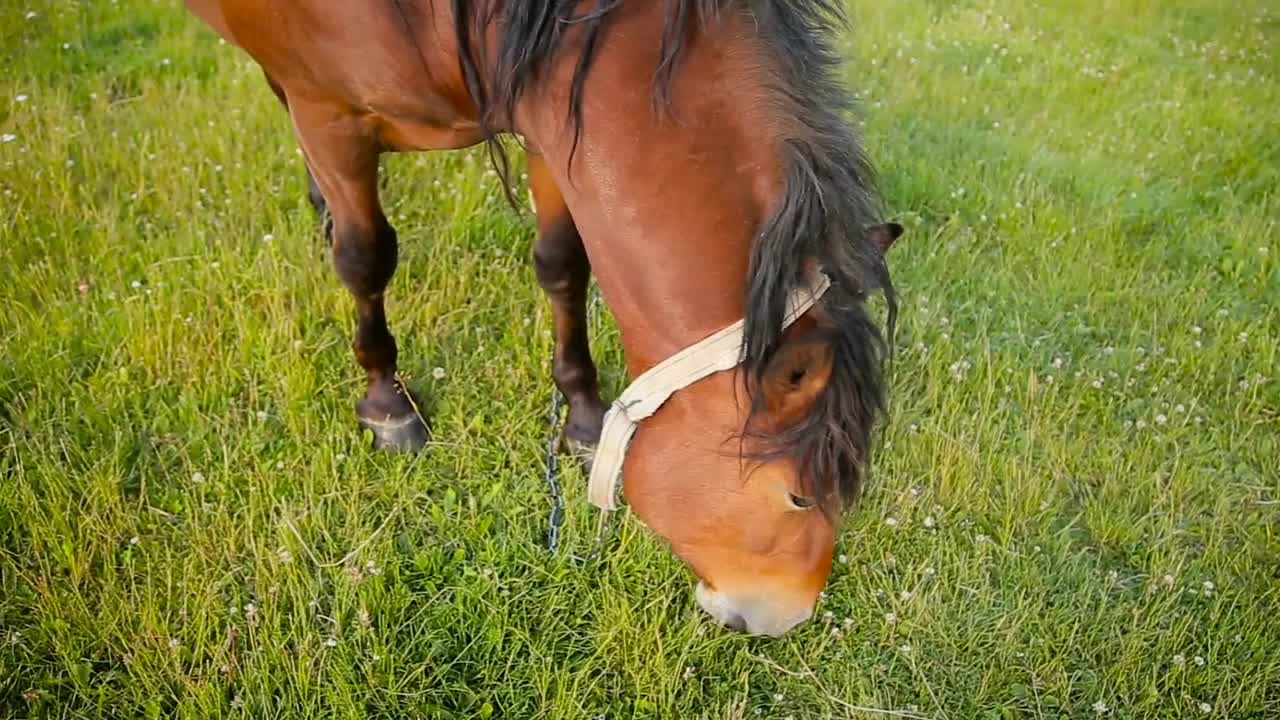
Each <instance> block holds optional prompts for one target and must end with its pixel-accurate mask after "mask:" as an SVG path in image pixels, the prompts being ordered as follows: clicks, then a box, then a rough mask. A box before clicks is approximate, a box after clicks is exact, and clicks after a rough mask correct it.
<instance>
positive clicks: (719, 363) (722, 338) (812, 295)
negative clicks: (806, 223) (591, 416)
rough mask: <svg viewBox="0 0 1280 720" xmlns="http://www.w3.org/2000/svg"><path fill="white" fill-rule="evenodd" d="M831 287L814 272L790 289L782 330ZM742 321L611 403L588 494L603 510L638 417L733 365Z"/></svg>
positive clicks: (612, 500)
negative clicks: (808, 280)
mask: <svg viewBox="0 0 1280 720" xmlns="http://www.w3.org/2000/svg"><path fill="white" fill-rule="evenodd" d="M829 287H831V279H830V278H828V277H827V276H826V274H825V273H823V272H821V271H818V272H816V273H814V278H813V281H812V282H811V283H810V284H809V286H808V287H800V288H796V289H794V290H792V291H791V294H790V295H789V296H788V297H787V312H786V314H785V315H784V316H783V318H782V329H783V330H785V329H787V328H788V327H790V326H791V324H792V323H794V322H795V321H796V320H798V319H799V318H800V316H801V315H804V314H805V313H806V312H808V311H809V308H811V307H813V306H814V304H815V303H817V302H818V299H819V298H821V297H822V295H823V293H825V292H826V291H827V288H829ZM745 325H746V321H745V320H739V321H738V322H736V323H734V324H732V325H730V326H728V327H726V328H724V329H722V330H719V331H717V332H715V333H713V334H711V335H708V336H707V337H705V338H703V339H702V340H699V341H698V342H696V343H694V344H692V345H690V346H689V347H687V348H685V349H683V350H681V351H680V352H678V353H676V354H675V355H672V356H671V357H669V358H667V359H666V360H663V361H662V362H660V363H658V364H657V365H655V366H653V367H652V368H650V369H649V370H648V371H647V372H645V373H643V374H642V375H640V377H638V378H636V379H635V382H633V383H631V384H630V385H629V386H627V389H626V390H624V391H623V393H622V395H620V396H618V399H617V400H614V401H613V406H612V407H610V408H609V412H608V413H606V414H605V416H604V429H603V430H602V431H601V433H600V444H599V445H598V446H597V447H596V454H595V458H594V459H593V460H592V462H591V478H590V481H589V485H588V488H587V497H588V498H589V499H590V500H591V504H592V505H595V506H596V507H598V508H600V509H601V510H617V509H618V505H617V494H618V483H619V481H620V480H621V479H622V463H623V461H624V460H625V459H626V456H627V445H628V444H629V443H630V442H631V436H632V435H635V433H636V427H637V426H638V425H639V423H640V421H641V420H644V419H645V418H647V417H649V416H650V415H652V414H654V413H655V412H657V411H658V408H660V407H662V404H663V403H665V402H666V401H667V399H668V398H670V397H671V396H672V395H674V394H675V392H676V391H677V390H683V389H684V388H687V387H689V386H690V385H692V384H694V383H695V382H698V381H699V380H701V379H703V378H705V377H707V376H708V375H712V374H714V373H718V372H720V371H722V370H729V369H731V368H734V367H736V366H737V365H738V364H739V361H740V359H741V352H742V332H743V328H744V326H745Z"/></svg>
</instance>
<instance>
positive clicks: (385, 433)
mask: <svg viewBox="0 0 1280 720" xmlns="http://www.w3.org/2000/svg"><path fill="white" fill-rule="evenodd" d="M359 420H360V427H362V428H365V429H367V430H369V431H370V432H372V433H373V449H374V450H388V451H391V452H413V451H416V450H421V449H422V448H424V447H426V446H427V424H426V423H425V422H424V421H423V420H422V416H421V415H419V414H418V413H417V412H409V413H406V414H404V415H401V416H399V417H392V416H390V415H387V416H385V417H382V418H368V417H363V416H361V417H360V418H359Z"/></svg>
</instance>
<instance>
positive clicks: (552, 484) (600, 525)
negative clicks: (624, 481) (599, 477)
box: [546, 389, 609, 564]
mask: <svg viewBox="0 0 1280 720" xmlns="http://www.w3.org/2000/svg"><path fill="white" fill-rule="evenodd" d="M560 404H561V396H560V390H559V389H554V390H552V391H551V411H550V412H549V413H548V414H547V425H548V434H547V454H546V465H547V469H546V482H547V493H548V495H550V497H551V510H550V511H549V513H548V515H547V552H549V553H551V554H552V555H554V554H555V553H556V551H557V550H559V548H560V531H561V529H562V528H563V527H564V515H565V512H564V493H563V492H562V491H561V489H560V458H559V454H558V453H557V449H558V448H557V446H558V445H559V444H560ZM608 515H609V511H608V510H601V511H600V516H599V517H598V518H597V520H596V532H595V537H594V538H592V540H591V551H590V552H588V553H587V554H586V555H574V554H570V555H569V559H571V560H573V561H575V562H578V563H583V564H586V563H589V562H592V561H593V560H595V559H596V558H598V557H600V550H601V547H602V546H603V545H604V535H605V531H606V530H607V529H608V525H609V524H608V519H609V518H608Z"/></svg>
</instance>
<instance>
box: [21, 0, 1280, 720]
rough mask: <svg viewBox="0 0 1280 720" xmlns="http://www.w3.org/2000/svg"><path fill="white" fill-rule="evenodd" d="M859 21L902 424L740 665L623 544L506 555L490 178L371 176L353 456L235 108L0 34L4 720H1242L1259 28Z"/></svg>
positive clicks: (246, 71)
mask: <svg viewBox="0 0 1280 720" xmlns="http://www.w3.org/2000/svg"><path fill="white" fill-rule="evenodd" d="M28 10H31V11H34V12H36V13H37V14H36V15H35V16H34V17H32V18H29V19H28V18H27V17H26V13H27V12H28ZM853 10H854V14H855V20H856V28H855V31H854V35H853V37H851V38H849V44H848V48H849V53H850V58H851V63H850V70H849V79H850V82H851V83H852V85H853V87H855V88H857V90H858V92H859V94H860V95H861V96H863V98H864V100H865V103H864V116H865V120H866V128H865V129H866V136H867V145H868V148H869V152H870V154H871V156H872V158H873V159H874V161H875V162H876V164H877V165H878V166H879V167H880V168H881V171H882V185H883V188H884V194H885V197H886V201H887V204H888V206H889V207H890V209H891V210H892V212H893V213H894V215H895V217H896V218H898V219H900V220H901V221H902V222H904V223H905V224H906V225H907V227H908V235H907V236H906V237H904V238H903V240H901V241H900V243H899V246H898V247H896V248H895V249H894V255H893V257H892V265H893V268H894V270H895V277H896V281H897V284H898V287H899V290H900V293H901V297H902V299H903V303H904V311H903V313H902V318H901V326H900V328H899V334H898V337H897V343H898V347H899V353H898V359H897V362H896V366H895V368H894V372H893V388H892V399H893V405H894V416H893V420H892V423H891V424H890V425H889V426H888V427H887V429H886V432H885V434H884V443H883V449H882V451H881V452H880V454H879V455H878V457H877V461H876V468H875V470H876V471H875V478H874V483H873V486H872V489H871V492H870V494H869V495H868V497H867V499H866V501H865V503H864V504H863V505H862V507H861V508H860V509H859V510H858V511H857V512H856V513H855V514H853V515H851V516H850V517H849V519H848V521H847V522H846V524H845V527H844V529H843V531H842V534H841V537H840V540H839V548H838V552H839V553H840V562H839V563H838V565H837V568H836V569H835V571H834V573H833V576H832V579H831V582H830V585H829V587H828V588H827V597H826V599H825V600H824V601H823V604H822V605H821V607H820V608H819V617H818V619H817V620H816V621H815V622H813V623H810V624H808V625H806V626H805V627H804V628H803V629H801V630H798V631H797V632H795V633H794V634H793V635H791V636H789V637H787V638H786V639H784V640H780V641H769V640H763V639H750V638H744V637H740V636H737V635H734V634H731V633H728V632H725V631H722V630H720V629H718V628H716V627H713V626H712V625H711V624H710V622H709V621H708V620H706V619H705V618H704V617H702V616H701V614H700V612H699V611H698V610H697V608H696V607H695V605H694V603H693V599H692V592H691V590H692V583H691V577H690V575H689V573H688V571H686V570H685V569H684V568H683V566H682V565H681V564H680V563H679V562H678V561H677V560H675V559H674V558H673V557H672V556H671V555H670V554H669V553H668V551H667V550H666V549H665V548H664V547H663V546H662V545H661V543H660V542H659V541H657V540H656V539H655V538H654V537H653V536H652V535H651V534H650V533H649V532H647V531H646V530H644V529H643V528H642V527H640V526H639V524H638V523H636V522H635V521H634V519H631V518H628V517H627V516H626V513H625V512H624V513H623V514H622V515H621V516H620V521H619V522H618V523H617V524H616V525H615V531H616V533H617V534H616V537H615V540H614V542H613V543H612V544H611V545H610V547H609V549H608V552H607V554H606V556H605V559H604V561H603V562H602V563H601V564H599V565H598V566H592V567H585V568H584V567H579V566H577V565H575V564H573V563H572V562H570V561H568V560H566V559H564V558H563V557H548V555H547V554H546V553H545V552H544V550H543V549H542V547H541V534H542V532H543V530H544V517H545V512H546V509H547V496H546V493H545V490H544V488H543V486H542V467H543V466H542V458H541V448H542V443H543V438H544V435H545V422H544V414H545V408H546V402H547V399H548V397H549V392H550V383H549V379H548V370H547V369H548V364H549V356H550V338H549V334H548V332H549V327H550V315H549V313H548V311H547V308H546V306H545V302H544V300H543V299H542V297H541V295H540V293H539V291H538V290H537V289H536V286H535V283H534V280H533V274H532V271H531V269H530V266H529V262H528V261H527V257H528V254H529V245H530V240H531V235H532V230H531V225H530V221H529V219H528V217H527V216H526V217H519V216H516V215H515V214H514V213H512V212H511V211H510V210H509V209H508V208H507V207H506V206H505V205H504V204H503V202H502V201H501V199H500V193H499V190H498V187H497V184H496V181H495V180H494V178H493V177H492V175H491V174H490V173H488V172H487V165H486V163H485V160H484V155H483V153H482V152H481V151H479V150H474V151H470V152H460V153H452V154H443V153H441V154H433V155H417V156H402V157H394V158H390V159H389V160H388V162H387V166H388V167H387V170H388V173H387V174H388V179H389V187H388V189H387V192H386V198H387V205H388V207H389V208H390V214H391V216H392V221H393V222H394V223H395V224H396V225H397V227H398V228H399V231H400V237H401V239H402V243H403V248H402V264H401V268H400V271H399V273H398V275H397V276H396V279H395V281H394V284H393V287H392V289H391V293H390V298H391V300H390V310H389V312H390V314H391V317H392V326H393V330H394V331H395V332H396V333H397V335H398V336H399V338H400V341H401V347H402V358H403V369H404V371H405V374H406V375H407V376H408V378H409V379H410V382H411V384H412V385H413V386H414V387H416V388H418V389H419V390H421V391H422V393H423V394H424V395H426V396H427V398H429V402H430V406H431V411H432V413H433V418H434V429H435V438H436V439H437V440H438V441H439V446H438V447H436V448H435V449H434V450H433V451H432V452H430V453H427V454H424V455H421V456H418V457H413V458H405V457H391V456H382V455H377V454H374V453H372V452H371V451H369V450H368V449H367V447H366V439H365V438H363V437H361V436H360V435H358V434H357V432H356V429H355V426H354V422H353V415H352V405H353V402H354V400H355V399H356V397H357V396H358V395H359V393H360V392H361V379H360V374H359V373H358V372H357V370H356V367H355V365H354V363H353V361H352V358H351V356H350V351H349V337H350V336H349V333H350V330H351V327H352V318H351V309H350V302H349V300H348V298H347V296H346V294H345V291H343V290H342V289H341V287H340V285H339V283H338V282H337V280H336V279H335V278H334V277H333V275H332V272H331V270H330V269H329V265H328V262H327V259H326V257H325V247H324V243H323V242H322V241H321V240H320V238H319V236H318V232H317V229H316V227H315V223H314V221H313V219H312V217H311V214H310V211H309V208H308V207H307V206H306V203H305V199H304V198H305V188H304V185H303V179H302V175H301V166H300V161H299V158H298V155H297V153H296V151H295V149H294V148H295V145H294V143H293V141H292V139H291V137H290V134H289V128H288V122H287V119H286V117H285V115H284V114H283V112H282V111H281V110H280V109H279V108H278V107H277V105H276V101H275V99H274V98H273V97H272V96H271V94H270V92H269V91H268V90H267V89H266V87H265V86H264V84H263V82H262V81H261V78H260V75H259V73H258V71H257V70H256V68H255V67H254V66H252V64H251V63H250V62H249V61H248V60H247V59H246V58H245V57H243V56H242V55H241V54H239V53H238V52H236V51H233V49H232V48H230V47H226V46H221V45H219V44H218V43H217V41H216V39H215V38H214V37H213V36H212V34H211V33H210V32H208V31H207V30H205V28H203V27H202V26H200V25H199V24H198V23H197V22H196V21H195V20H194V19H193V18H191V17H189V16H187V15H186V14H185V13H184V12H182V11H181V10H180V9H179V8H178V7H175V6H172V4H170V3H152V2H143V1H142V0H122V1H121V2H119V3H116V2H112V3H106V2H97V3H60V4H56V5H55V4H52V3H43V2H33V3H32V4H31V5H30V6H29V7H28V6H25V5H22V4H15V3H14V2H12V1H11V2H7V3H4V4H3V5H0V52H2V56H0V61H3V67H4V70H3V72H0V133H4V134H6V135H13V136H16V138H15V139H12V140H10V141H8V142H3V143H0V342H2V343H3V344H2V346H0V347H2V351H3V355H2V357H0V716H13V717H27V716H32V717H113V718H114V717H162V716H163V717H186V718H209V717H228V716H230V717H312V716H316V717H319V716H323V717H450V718H483V717H488V716H491V715H492V716H494V717H512V718H523V717H546V718H586V717H594V716H603V717H609V718H632V717H634V718H651V717H652V718H658V717H661V718H676V717H680V718H684V717H706V718H739V717H741V718H753V717H767V718H785V717H794V718H815V717H867V718H872V717H876V718H880V717H886V716H885V715H883V714H879V713H874V712H871V711H870V710H859V709H857V708H859V707H861V708H879V709H885V710H894V711H900V712H912V713H915V714H918V715H920V716H924V717H929V718H945V719H948V720H959V719H961V718H985V717H998V718H1005V717H1046V718H1052V717H1063V718H1066V717H1070V718H1084V717H1094V716H1096V715H1098V714H1105V715H1107V716H1109V717H1117V718H1189V717H1210V718H1237V719H1238V718H1268V717H1270V718H1274V717H1278V716H1280V651H1278V649H1280V574H1277V573H1278V570H1277V568H1278V567H1280V532H1278V528H1280V517H1278V513H1280V470H1278V469H1277V466H1278V465H1280V374H1278V373H1277V366H1278V364H1280V350H1278V347H1280V244H1278V243H1277V237H1278V234H1280V233H1278V232H1277V231H1278V229H1280V196H1278V187H1280V125H1278V124H1277V119H1278V118H1280V116H1278V115H1277V114H1276V108H1280V78H1278V77H1277V69H1278V68H1280V64H1277V59H1276V47H1277V43H1278V42H1280V11H1278V10H1276V9H1275V5H1274V3H1268V2H1264V1H1263V0H1246V1H1244V2H1239V3H1222V2H1219V1H1218V0H1190V1H1189V2H1182V3H1168V2H1155V1H1153V0H1108V1H1106V2H1102V1H1100V0H1099V1H1094V2H1086V1H1085V0H1071V1H1069V2H1065V1H1064V2H1059V3H1037V4H1033V3H1023V2H1013V1H1011V0H992V1H990V2H960V3H943V2H918V3H874V2H859V3H856V5H855V6H854V8H853ZM19 95H23V96H25V99H24V100H22V101H19V100H18V99H17V97H18V96H19ZM266 235H271V236H273V237H272V239H270V240H264V236H266ZM593 324H594V326H595V335H596V338H597V341H596V345H597V347H599V348H602V349H603V351H602V353H601V360H602V364H603V367H604V373H605V379H606V382H607V384H608V386H609V388H610V391H611V392H616V391H617V389H618V388H619V387H620V386H621V384H622V383H623V382H624V378H623V375H622V360H621V355H620V353H619V350H618V343H617V337H616V334H615V331H614V329H613V326H612V324H611V321H610V319H609V317H608V315H607V312H606V311H604V310H603V309H600V310H598V311H597V313H596V317H595V318H594V320H593ZM437 367H439V368H443V369H444V376H443V378H440V379H436V378H434V377H433V370H434V369H435V368H437ZM566 483H567V485H568V493H569V501H570V510H571V521H570V526H569V527H568V529H567V532H568V533H569V542H570V544H571V546H572V548H574V549H577V550H583V549H585V547H586V544H587V538H588V537H589V536H590V533H591V529H592V525H593V522H594V518H593V517H592V516H591V513H590V512H589V510H588V506H587V505H586V503H585V500H584V498H583V484H584V483H583V480H582V478H581V475H580V474H579V473H577V471H576V469H570V470H569V471H568V476H567V477H566ZM1210 583H1212V585H1210ZM1207 588H1212V590H1207ZM837 629H838V631H839V632H838V633H837ZM1202 708H1203V709H1202Z"/></svg>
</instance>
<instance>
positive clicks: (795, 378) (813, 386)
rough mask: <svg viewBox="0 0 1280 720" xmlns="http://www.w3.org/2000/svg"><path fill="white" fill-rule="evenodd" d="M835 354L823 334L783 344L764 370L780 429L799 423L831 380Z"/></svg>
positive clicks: (767, 398)
mask: <svg viewBox="0 0 1280 720" xmlns="http://www.w3.org/2000/svg"><path fill="white" fill-rule="evenodd" d="M834 363H835V351H834V349H833V348H832V346H831V341H830V340H829V339H828V338H827V337H826V336H825V335H823V334H821V333H810V334H808V335H807V336H803V337H799V338H796V339H795V340H792V341H791V342H789V343H786V344H785V345H783V346H782V347H781V348H780V349H779V350H778V353H777V354H776V355H774V356H773V359H772V360H770V361H769V365H768V366H767V367H766V368H765V370H764V375H763V385H762V390H763V392H764V400H765V404H766V407H768V409H769V417H770V420H771V421H772V422H774V423H777V424H778V426H779V427H786V426H788V425H791V424H792V423H794V422H796V421H798V420H799V419H800V418H801V417H803V416H804V414H805V413H806V412H808V410H809V406H810V405H811V404H812V403H813V400H814V398H816V397H817V396H818V395H819V394H820V393H821V392H822V391H823V390H825V389H826V387H827V383H828V382H830V380H831V370H832V367H833V365H834Z"/></svg>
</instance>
